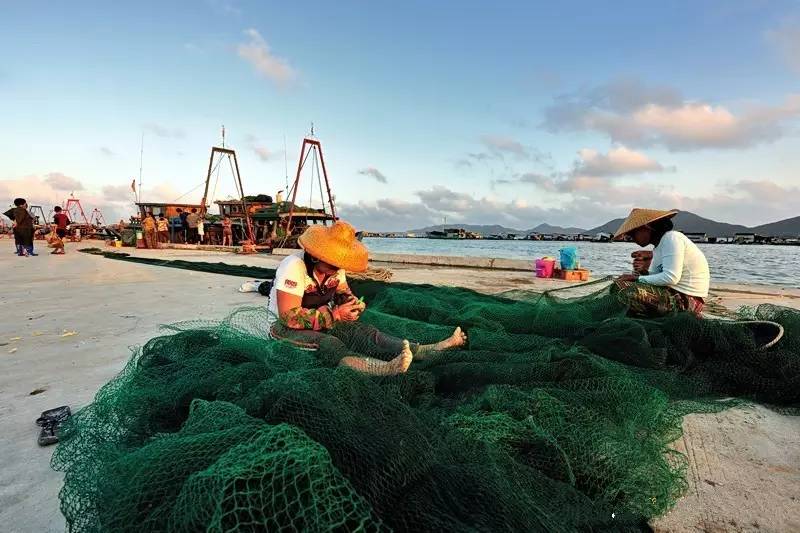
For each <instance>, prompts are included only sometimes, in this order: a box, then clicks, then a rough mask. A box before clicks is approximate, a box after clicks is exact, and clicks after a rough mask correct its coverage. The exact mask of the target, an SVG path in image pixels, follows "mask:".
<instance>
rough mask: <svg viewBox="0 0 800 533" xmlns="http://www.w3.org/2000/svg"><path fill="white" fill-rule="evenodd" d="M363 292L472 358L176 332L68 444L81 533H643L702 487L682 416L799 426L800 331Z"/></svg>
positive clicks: (498, 300)
mask: <svg viewBox="0 0 800 533" xmlns="http://www.w3.org/2000/svg"><path fill="white" fill-rule="evenodd" d="M118 259H119V258H118ZM128 260H134V259H133V258H128ZM136 261H138V259H136ZM160 264H162V266H176V265H175V264H169V265H168V264H165V263H163V262H161V263H160ZM191 268H194V269H198V270H205V271H212V272H220V273H226V271H230V272H234V271H237V269H240V268H241V267H230V266H226V265H221V264H208V263H206V264H202V263H195V264H194V265H193V266H192V267H191ZM256 270H258V272H256ZM238 272H241V270H239V271H238ZM269 273H270V272H269V271H266V270H264V269H255V270H250V271H248V275H251V276H253V277H261V278H265V277H269ZM238 275H242V274H241V273H239V274H238ZM351 285H352V286H353V290H354V292H355V293H356V294H357V295H359V296H360V295H363V296H365V300H366V302H367V304H368V309H367V311H366V313H365V314H364V315H363V316H362V318H361V320H362V321H364V322H366V323H369V324H372V325H374V326H376V327H378V328H379V329H380V330H382V331H384V332H386V333H389V334H392V335H395V336H398V337H401V338H409V339H411V340H414V341H419V342H423V343H426V342H433V341H438V340H441V339H442V338H444V337H446V336H448V335H449V334H450V333H452V330H453V328H454V327H455V326H457V325H458V326H462V327H463V328H465V329H466V330H467V332H468V333H469V339H470V341H469V345H468V346H467V348H466V349H462V350H457V351H451V352H440V353H436V354H434V355H433V356H432V357H430V358H428V359H424V360H421V361H415V362H414V363H413V364H412V365H411V368H410V369H409V371H408V372H407V373H406V374H403V375H399V376H392V377H370V376H366V375H362V374H359V373H356V372H355V371H353V370H350V369H348V368H345V367H341V366H336V365H335V361H338V359H340V358H341V357H342V356H344V355H348V354H351V353H360V354H363V355H370V356H377V353H373V347H372V345H371V343H370V341H369V340H368V339H357V338H344V336H343V339H344V340H345V341H346V342H344V343H335V344H331V346H338V347H339V348H336V349H337V350H339V351H338V352H337V353H323V352H325V350H330V349H329V348H327V347H325V346H323V348H321V349H320V351H316V352H315V351H306V350H301V349H298V348H295V347H293V346H291V345H289V344H287V343H283V342H277V341H273V340H269V339H268V338H267V337H266V332H265V330H264V324H265V322H266V310H265V309H264V308H263V307H261V308H248V309H241V310H238V311H236V312H234V313H232V314H231V315H230V316H228V317H227V318H226V319H224V320H222V321H219V322H214V323H211V322H196V321H195V322H186V323H181V324H176V325H171V326H167V327H165V328H164V329H163V332H162V334H161V335H160V336H158V337H156V338H154V339H152V340H150V341H149V342H147V343H146V344H145V345H144V346H141V347H140V348H138V349H136V350H135V352H134V353H133V356H132V358H131V359H130V361H129V362H128V364H127V366H126V367H125V369H124V370H123V371H122V372H121V373H120V374H119V375H118V376H117V377H115V378H114V379H113V380H112V381H111V382H109V383H108V384H106V385H105V386H104V387H103V388H102V389H101V390H100V391H99V392H98V394H97V396H96V398H95V400H94V402H93V403H92V404H90V405H89V406H87V407H85V408H83V409H81V410H80V411H78V412H77V413H76V414H75V415H74V416H73V417H72V418H71V419H70V420H69V421H68V422H67V423H66V424H65V426H64V427H63V429H62V431H61V434H60V438H61V442H60V444H59V446H58V448H57V449H56V452H55V454H54V456H53V466H54V467H55V468H56V469H58V470H62V471H64V472H65V478H64V486H63V489H62V491H61V494H60V499H61V509H62V511H63V513H64V516H65V517H66V519H67V526H68V530H70V531H137V532H140V531H199V530H209V531H257V530H258V531H264V530H268V531H284V530H285V531H297V530H303V531H329V530H336V531H356V530H363V531H391V530H393V531H576V530H607V529H608V530H639V529H644V528H646V527H647V525H646V524H647V521H648V520H649V519H650V518H652V517H655V516H658V515H660V514H662V513H664V512H665V511H666V510H668V509H669V508H670V507H671V506H672V505H673V504H674V502H675V501H676V500H677V498H679V497H680V495H681V494H682V492H683V491H684V490H685V488H686V482H685V479H684V470H685V468H686V459H685V457H684V456H683V455H681V454H679V453H677V452H675V451H673V450H672V449H671V448H670V443H671V442H673V441H674V440H675V439H676V438H678V437H679V436H680V434H681V417H682V416H683V415H685V414H686V413H689V412H702V411H706V412H711V411H716V410H720V409H723V408H726V407H729V406H730V405H732V404H735V403H737V402H742V401H761V402H767V403H771V404H776V405H781V406H786V407H789V408H796V407H798V406H800V341H799V340H800V312H798V311H794V310H789V309H785V308H780V307H775V306H759V307H757V308H752V309H748V310H745V311H743V317H745V318H753V319H767V320H774V321H776V322H778V323H780V324H782V325H783V326H784V328H785V331H786V334H785V336H784V338H783V339H782V340H781V341H780V342H779V343H778V344H777V345H775V346H773V347H772V348H770V349H768V350H759V349H758V348H759V346H758V340H757V339H755V338H754V337H753V335H752V332H751V331H749V330H747V329H746V328H744V327H742V326H739V325H737V324H734V323H727V322H722V321H714V320H699V319H697V318H695V317H693V316H691V315H688V314H675V315H672V316H669V317H666V318H663V319H659V320H637V319H631V318H627V317H626V316H625V311H626V309H625V307H624V306H623V305H622V304H621V303H620V302H619V299H618V298H616V297H615V296H614V295H613V294H612V293H611V292H610V291H609V290H608V288H603V287H600V288H596V289H592V290H588V291H587V289H586V288H582V289H576V290H574V291H573V290H567V291H560V292H554V293H549V294H544V295H542V294H534V293H527V292H519V291H518V292H514V293H506V294H503V295H500V296H487V295H482V294H478V293H475V292H473V291H469V290H465V289H460V288H450V287H448V288H444V287H432V286H420V285H407V284H400V283H391V284H386V283H378V282H369V281H364V282H353V283H352V284H351ZM578 291H583V292H582V293H579V292H578ZM332 333H333V334H334V335H335V334H337V332H336V331H335V330H334V331H333V332H332ZM343 345H346V346H347V348H346V350H345V349H342V348H341V346H343ZM731 398H733V399H731Z"/></svg>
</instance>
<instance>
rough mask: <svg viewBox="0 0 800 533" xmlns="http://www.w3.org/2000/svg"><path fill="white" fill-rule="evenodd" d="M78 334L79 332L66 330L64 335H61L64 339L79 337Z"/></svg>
mask: <svg viewBox="0 0 800 533" xmlns="http://www.w3.org/2000/svg"><path fill="white" fill-rule="evenodd" d="M77 334H78V332H77V331H67V330H66V329H65V330H64V333H62V334H61V336H62V337H72V336H73V335H77Z"/></svg>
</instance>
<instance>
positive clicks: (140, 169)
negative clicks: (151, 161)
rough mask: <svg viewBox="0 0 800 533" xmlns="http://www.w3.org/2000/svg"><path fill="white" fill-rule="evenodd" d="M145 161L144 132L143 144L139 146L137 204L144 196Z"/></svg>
mask: <svg viewBox="0 0 800 533" xmlns="http://www.w3.org/2000/svg"><path fill="white" fill-rule="evenodd" d="M143 160H144V132H142V143H141V144H140V145H139V191H138V192H137V193H136V202H137V203H138V202H140V201H141V194H142V161H143Z"/></svg>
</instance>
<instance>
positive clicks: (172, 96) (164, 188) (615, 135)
mask: <svg viewBox="0 0 800 533" xmlns="http://www.w3.org/2000/svg"><path fill="white" fill-rule="evenodd" d="M2 3H3V14H4V17H3V18H4V22H5V24H4V31H3V32H1V33H0V50H1V51H0V102H2V104H0V105H2V107H0V116H2V125H0V127H2V131H3V134H2V142H0V161H2V165H0V203H2V202H7V203H11V202H12V201H13V198H15V197H17V196H24V197H26V198H27V199H28V202H29V204H32V205H33V204H41V205H43V206H45V211H46V212H47V211H49V209H50V208H51V207H52V206H53V205H56V204H61V203H63V202H64V201H65V199H66V198H68V197H69V196H70V195H74V197H76V198H79V199H80V200H81V204H82V205H83V207H84V209H85V210H86V212H87V214H88V212H89V211H91V210H92V209H95V208H97V209H100V210H101V211H102V212H103V214H104V216H105V218H106V220H108V221H111V220H116V219H118V218H119V217H122V216H125V217H127V216H129V215H130V214H132V213H133V205H132V202H133V200H134V195H133V192H132V191H131V180H132V179H133V178H136V179H137V181H138V177H139V168H140V155H142V157H141V163H142V165H141V166H142V189H141V191H140V195H141V198H142V199H143V200H147V201H176V200H177V201H180V202H186V203H199V202H200V199H201V197H202V185H203V182H204V179H205V174H206V171H207V165H208V158H209V152H210V148H211V146H213V145H218V144H219V143H220V142H221V127H222V125H224V126H225V130H226V146H228V147H231V148H234V149H235V150H236V151H237V155H238V159H239V166H240V171H241V175H242V180H243V186H244V191H245V193H246V194H257V193H264V194H271V195H274V194H275V192H277V191H278V190H279V189H285V188H286V183H287V175H289V177H290V178H289V180H290V181H291V180H292V179H293V178H294V174H295V172H296V168H297V164H298V157H299V152H300V146H301V142H302V139H303V137H304V136H305V135H308V134H309V133H310V129H311V125H312V123H313V125H314V134H315V136H316V138H317V139H319V140H320V141H321V142H322V146H323V150H324V156H325V163H326V167H327V171H328V175H329V178H330V181H331V187H332V189H333V193H334V195H335V201H336V206H337V210H338V213H337V214H338V215H340V216H341V217H342V218H344V219H345V220H348V221H350V222H352V223H353V224H354V225H355V226H356V227H357V228H359V229H363V230H369V231H400V230H406V229H411V228H419V227H423V226H427V225H432V224H441V223H443V221H444V220H445V219H446V221H447V223H448V225H451V224H452V225H456V224H458V223H465V224H466V223H469V224H494V223H497V224H502V225H505V226H509V227H513V228H518V229H528V228H532V227H534V226H536V225H538V224H540V223H543V222H547V223H550V224H554V225H564V226H578V227H583V228H591V227H594V226H598V225H600V224H602V223H604V222H606V221H608V220H610V219H612V218H618V217H622V216H625V215H626V214H627V212H628V211H629V210H630V209H631V208H632V207H647V208H657V209H669V208H677V209H683V210H688V211H692V212H695V213H697V214H700V215H702V216H706V217H708V218H712V219H715V220H719V221H724V222H731V223H740V224H745V225H758V224H763V223H768V222H773V221H776V220H780V219H783V218H788V217H793V216H797V215H800V149H798V146H799V145H798V140H799V138H798V132H799V131H800V130H799V129H798V128H799V127H800V4H798V3H797V2H794V1H791V2H790V1H781V0H772V1H763V0H742V1H727V0H725V1H721V0H720V1H713V0H709V1H704V2H696V1H687V2H681V1H673V2H661V3H653V2H640V1H619V2H614V3H612V4H608V3H605V2H594V1H592V2H588V1H587V2H579V1H575V2H560V3H556V2H532V1H519V2H504V1H493V2H477V1H470V0H466V1H458V2H455V1H449V2H448V1H439V2H427V1H422V0H419V1H417V0H411V1H405V2H402V3H390V2H368V1H352V2H351V1H343V2H316V1H309V2H302V3H297V2H277V1H274V2H271V1H257V0H252V1H247V0H196V1H183V2H182V1H172V2H150V1H137V2H99V1H98V2H93V1H80V0H76V1H74V2H40V1H35V0H31V1H29V2H10V1H5V0H3V2H2ZM557 4H558V5H557ZM142 147H143V151H142V152H143V154H140V151H141V148H142ZM221 168H223V167H221ZM211 193H213V199H224V198H229V197H233V196H234V195H235V194H236V193H235V188H234V182H233V178H232V175H231V172H230V170H228V169H225V170H220V172H219V176H218V177H217V176H216V175H215V176H214V178H213V180H212V185H211ZM301 201H302V203H304V204H309V203H312V204H314V205H319V204H320V191H319V183H318V180H317V178H316V177H315V175H314V168H313V165H312V164H311V163H309V164H308V165H307V166H306V167H304V172H303V173H302V179H301V182H300V186H299V187H298V203H300V202H301Z"/></svg>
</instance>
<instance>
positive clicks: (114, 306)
mask: <svg viewBox="0 0 800 533" xmlns="http://www.w3.org/2000/svg"><path fill="white" fill-rule="evenodd" d="M76 248H77V245H68V249H67V252H68V253H67V255H65V256H51V255H41V256H39V257H35V258H27V259H23V258H17V257H15V256H13V255H12V254H11V246H10V245H9V246H8V247H3V248H2V249H3V254H2V256H0V268H2V271H3V273H4V283H3V285H2V287H1V288H0V303H2V304H3V305H2V308H3V309H4V310H5V316H4V320H2V321H1V322H0V423H1V427H2V431H1V432H0V471H1V472H2V475H1V476H0V524H3V530H4V531H63V529H64V519H63V517H62V516H61V513H60V511H59V509H58V503H59V502H58V491H59V489H60V487H61V474H60V473H58V472H53V471H52V470H51V469H50V467H49V460H50V456H51V454H52V451H53V448H52V447H49V448H40V447H39V446H38V445H37V444H36V437H37V435H38V428H37V427H36V426H35V424H34V420H35V419H36V418H37V417H38V416H39V413H40V412H41V411H42V410H44V409H48V408H52V407H56V406H59V405H64V404H68V405H70V406H71V407H72V408H73V409H76V408H78V407H80V406H82V405H85V404H86V403H88V402H90V401H91V399H92V397H93V396H94V394H95V393H96V391H97V389H98V388H99V387H100V386H102V385H103V384H104V383H106V382H107V381H108V380H109V379H111V378H112V377H113V376H114V375H115V374H116V373H117V372H119V370H121V369H122V367H123V366H124V364H125V362H126V361H127V359H128V357H129V355H130V350H129V347H131V346H135V345H137V344H140V343H143V342H145V341H146V340H148V339H150V338H151V337H153V336H154V335H156V334H157V333H158V326H159V325H160V324H165V323H172V322H177V321H183V320H192V319H218V318H222V317H224V316H225V315H227V314H228V313H229V312H230V311H231V310H233V309H235V308H236V307H238V306H243V305H263V303H264V298H263V297H262V296H260V295H259V294H257V293H244V294H243V293H239V292H236V288H237V287H238V285H239V283H240V282H241V281H242V280H243V279H239V278H235V277H231V276H220V275H217V274H205V273H199V272H189V271H185V270H178V269H170V268H161V267H150V266H144V265H137V264H131V263H124V262H118V261H110V260H108V259H104V258H102V257H97V256H89V255H86V254H79V253H75V252H74V251H75V249H76ZM125 251H127V252H130V251H131V250H128V249H126V250H125ZM44 253H45V254H46V252H44ZM135 253H136V254H137V255H143V256H158V257H169V258H180V259H187V260H192V259H193V260H199V261H225V262H228V263H238V264H249V265H254V266H267V267H274V266H276V265H277V262H278V260H279V258H274V257H269V256H237V255H232V254H223V253H216V252H205V251H204V252H199V251H187V250H164V251H155V252H148V251H137V252H135ZM376 266H381V267H390V268H392V270H393V271H394V272H395V276H394V278H393V279H395V280H397V281H408V282H415V283H434V284H446V285H460V286H464V287H469V288H473V289H476V290H480V291H483V292H501V291H504V290H508V289H515V288H529V289H536V290H541V289H542V288H545V287H554V286H558V285H559V283H558V282H553V281H549V280H548V281H543V280H535V279H534V278H533V277H532V276H531V275H528V274H526V273H524V272H509V271H500V270H480V269H464V268H451V267H423V266H410V265H402V266H400V265H388V264H380V265H376ZM714 295H715V298H717V299H718V301H719V302H721V303H723V304H725V305H727V306H729V307H731V308H733V307H736V306H738V305H743V304H746V305H754V304H758V303H762V302H771V303H779V304H781V305H789V306H792V307H796V308H800V290H792V289H781V288H776V287H765V286H745V285H724V286H719V287H716V288H715V291H714ZM36 390H41V392H39V393H37V394H33V395H32V394H31V393H32V392H33V391H36ZM675 446H676V448H677V449H679V450H681V451H683V452H684V453H686V454H687V456H688V458H689V462H690V470H689V474H688V477H689V483H690V489H689V491H688V492H687V494H686V495H685V496H684V497H683V498H682V499H681V500H680V501H679V502H678V504H677V505H676V506H675V508H674V509H673V510H672V511H671V512H670V513H668V514H667V515H666V516H664V517H661V518H659V519H657V520H655V521H654V522H653V526H654V527H655V529H656V530H657V531H755V530H759V531H800V417H791V416H786V415H781V414H778V413H775V412H774V411H772V410H770V409H768V408H765V407H762V406H751V407H746V408H737V409H731V410H728V411H725V412H723V413H718V414H712V415H690V416H687V417H686V419H685V421H684V437H683V439H682V440H680V441H678V442H677V443H675Z"/></svg>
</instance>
